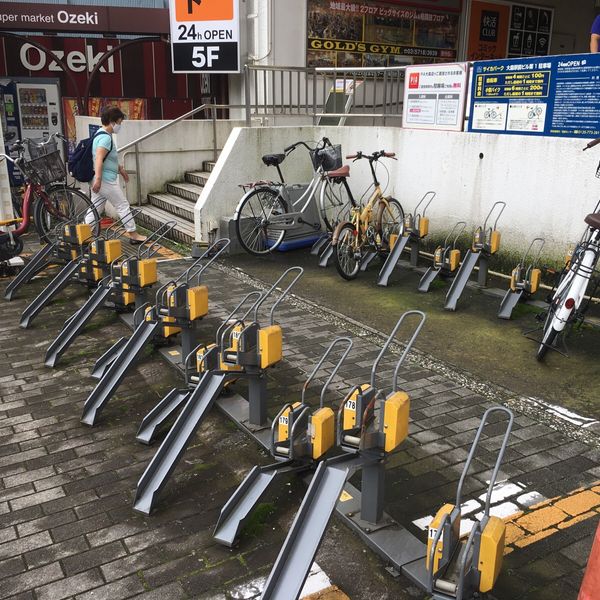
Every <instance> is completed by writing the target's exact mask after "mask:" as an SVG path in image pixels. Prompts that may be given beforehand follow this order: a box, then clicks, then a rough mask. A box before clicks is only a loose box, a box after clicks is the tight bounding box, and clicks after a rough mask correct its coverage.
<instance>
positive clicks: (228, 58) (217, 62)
mask: <svg viewBox="0 0 600 600" xmlns="http://www.w3.org/2000/svg"><path fill="white" fill-rule="evenodd" d="M169 13H170V20H171V56H172V66H173V73H239V72H240V26H239V12H238V0H169Z"/></svg>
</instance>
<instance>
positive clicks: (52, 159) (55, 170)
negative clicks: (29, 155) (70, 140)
mask: <svg viewBox="0 0 600 600" xmlns="http://www.w3.org/2000/svg"><path fill="white" fill-rule="evenodd" d="M27 171H28V174H29V176H30V177H31V179H32V180H33V181H34V182H35V183H39V184H40V185H48V184H49V183H52V182H54V181H61V180H63V179H64V178H65V177H66V176H67V171H66V169H65V163H64V162H63V159H62V158H61V156H60V152H59V151H58V150H55V151H54V152H51V153H50V154H44V155H42V156H38V157H37V158H34V159H33V160H30V161H29V162H28V163H27Z"/></svg>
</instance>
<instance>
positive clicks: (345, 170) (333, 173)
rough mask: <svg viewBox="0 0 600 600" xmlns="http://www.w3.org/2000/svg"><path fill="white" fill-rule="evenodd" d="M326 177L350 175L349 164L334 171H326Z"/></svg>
mask: <svg viewBox="0 0 600 600" xmlns="http://www.w3.org/2000/svg"><path fill="white" fill-rule="evenodd" d="M326 175H327V177H350V166H349V165H344V166H343V167H341V168H339V169H336V170H335V171H327V173H326Z"/></svg>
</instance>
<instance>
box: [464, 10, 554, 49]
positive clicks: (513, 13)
mask: <svg viewBox="0 0 600 600" xmlns="http://www.w3.org/2000/svg"><path fill="white" fill-rule="evenodd" d="M553 17H554V10H553V9H552V8H545V7H539V6H531V5H527V4H513V3H510V2H503V3H497V2H494V1H493V0H490V1H488V2H483V1H481V0H473V3H472V5H471V15H470V20H469V45H468V50H467V58H468V59H469V60H491V59H494V58H506V57H507V56H508V57H509V58H513V57H518V56H545V55H547V54H548V52H549V50H550V37H551V34H552V20H553Z"/></svg>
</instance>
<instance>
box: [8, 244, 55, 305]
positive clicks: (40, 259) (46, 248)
mask: <svg viewBox="0 0 600 600" xmlns="http://www.w3.org/2000/svg"><path fill="white" fill-rule="evenodd" d="M55 247H56V244H54V243H53V244H44V245H43V246H42V247H41V248H40V249H39V250H38V251H37V252H36V253H35V254H34V255H33V256H32V257H31V258H30V259H29V261H27V264H26V265H25V267H24V268H23V269H21V270H20V271H19V273H18V274H17V276H16V277H15V278H14V279H13V280H12V281H11V282H10V283H9V284H8V285H7V286H6V289H5V290H4V299H5V300H8V301H10V300H12V299H13V297H14V294H15V292H16V291H17V290H18V289H19V288H20V287H21V286H22V285H24V284H25V283H29V282H30V281H31V280H32V279H33V278H34V277H35V276H36V275H37V274H38V273H40V272H41V271H43V270H44V269H45V268H46V267H48V266H49V265H51V264H59V261H58V259H53V257H52V254H53V252H54V248H55Z"/></svg>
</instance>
